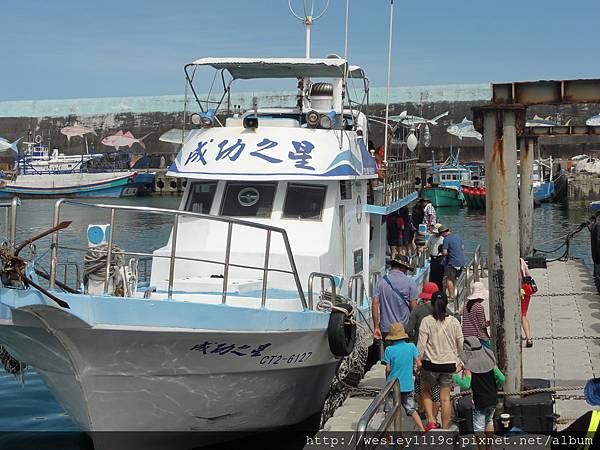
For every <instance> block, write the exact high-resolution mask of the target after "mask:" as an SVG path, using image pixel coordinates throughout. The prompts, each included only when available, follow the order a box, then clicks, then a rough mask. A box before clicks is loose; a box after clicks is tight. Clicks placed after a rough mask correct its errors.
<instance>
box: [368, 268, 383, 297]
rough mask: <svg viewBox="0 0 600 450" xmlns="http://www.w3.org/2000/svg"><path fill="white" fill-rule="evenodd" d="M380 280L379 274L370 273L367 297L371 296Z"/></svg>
mask: <svg viewBox="0 0 600 450" xmlns="http://www.w3.org/2000/svg"><path fill="white" fill-rule="evenodd" d="M380 279H381V272H372V273H371V275H370V276H369V293H368V295H369V296H373V293H374V292H375V288H376V287H377V283H379V280H380Z"/></svg>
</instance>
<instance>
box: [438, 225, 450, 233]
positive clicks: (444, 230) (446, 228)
mask: <svg viewBox="0 0 600 450" xmlns="http://www.w3.org/2000/svg"><path fill="white" fill-rule="evenodd" d="M439 230H440V231H439V233H440V234H441V233H445V232H446V231H450V228H448V227H447V226H446V225H442V226H440V228H439Z"/></svg>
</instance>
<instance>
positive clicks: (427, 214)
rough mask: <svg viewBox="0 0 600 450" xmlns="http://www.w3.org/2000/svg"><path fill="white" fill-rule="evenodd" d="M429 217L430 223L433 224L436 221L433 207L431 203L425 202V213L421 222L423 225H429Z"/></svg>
mask: <svg viewBox="0 0 600 450" xmlns="http://www.w3.org/2000/svg"><path fill="white" fill-rule="evenodd" d="M429 217H431V225H435V224H436V223H437V221H436V216H435V208H434V207H433V205H432V204H431V203H427V206H425V214H424V215H423V223H424V224H425V225H429Z"/></svg>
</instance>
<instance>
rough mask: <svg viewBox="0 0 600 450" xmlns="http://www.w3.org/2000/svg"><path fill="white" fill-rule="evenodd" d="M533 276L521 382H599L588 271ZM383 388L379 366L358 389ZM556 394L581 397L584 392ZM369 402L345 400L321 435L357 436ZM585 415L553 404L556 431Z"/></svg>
mask: <svg viewBox="0 0 600 450" xmlns="http://www.w3.org/2000/svg"><path fill="white" fill-rule="evenodd" d="M531 275H532V276H533V277H534V279H535V280H536V282H537V285H538V292H537V293H536V294H535V295H534V296H533V297H532V299H531V303H530V307H529V314H528V317H529V319H530V321H531V328H532V334H533V337H534V346H533V347H532V348H523V373H524V377H525V378H542V379H546V380H550V381H551V384H552V386H580V385H583V384H585V382H586V381H587V380H588V379H590V378H592V377H599V376H600V295H598V293H597V291H596V289H595V287H594V283H593V278H592V275H591V274H590V272H589V270H588V269H587V267H586V266H585V264H584V263H583V261H581V260H570V261H568V262H552V263H549V264H548V267H547V268H546V269H532V270H531ZM486 306H488V305H486ZM488 318H489V313H488ZM523 345H524V342H523ZM384 385H385V372H384V367H383V366H382V365H380V364H377V365H375V366H374V367H373V368H372V369H371V371H370V372H369V373H367V374H366V375H365V378H364V379H363V381H362V382H361V385H360V386H362V387H374V386H377V387H382V386H384ZM559 394H567V395H568V394H574V395H576V396H580V395H581V394H582V392H581V391H566V392H559ZM372 399H373V398H372V397H360V396H353V397H349V398H348V399H347V400H346V401H345V403H344V404H343V405H342V406H341V407H340V408H338V410H337V411H336V412H335V414H334V415H333V417H331V418H330V419H329V420H328V421H327V423H326V424H325V426H324V428H323V430H322V431H324V432H343V431H346V432H348V431H355V430H356V427H357V424H358V421H359V419H360V417H361V416H362V414H363V413H364V411H365V410H366V409H367V407H368V406H369V404H370V403H371V401H372ZM589 409H591V407H590V406H589V405H587V403H586V402H585V401H584V400H577V399H575V400H571V399H562V398H560V397H559V398H558V399H557V400H556V413H557V414H559V415H560V419H559V428H564V427H565V426H567V425H568V424H569V423H570V422H572V421H573V420H574V419H576V418H577V417H579V416H580V415H582V414H583V413H584V412H585V411H587V410H589ZM382 419H383V412H381V411H380V412H379V413H378V414H376V416H375V418H374V420H373V421H372V423H371V426H370V427H369V430H375V429H377V427H378V426H379V424H381V421H382ZM402 428H403V430H405V431H412V430H414V429H415V428H414V423H413V421H412V420H411V419H410V418H408V417H406V416H403V427H402ZM325 434H326V433H325Z"/></svg>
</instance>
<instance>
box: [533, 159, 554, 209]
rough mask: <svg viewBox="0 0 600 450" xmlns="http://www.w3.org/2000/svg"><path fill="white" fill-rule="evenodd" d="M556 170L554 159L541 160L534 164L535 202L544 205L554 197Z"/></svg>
mask: <svg viewBox="0 0 600 450" xmlns="http://www.w3.org/2000/svg"><path fill="white" fill-rule="evenodd" d="M553 174H554V170H553V163H552V157H550V158H548V159H547V160H544V159H542V158H539V159H537V160H535V161H534V163H533V175H532V179H531V180H532V184H533V200H534V201H535V202H539V203H544V202H549V201H550V200H552V197H553V195H554V177H553Z"/></svg>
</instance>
